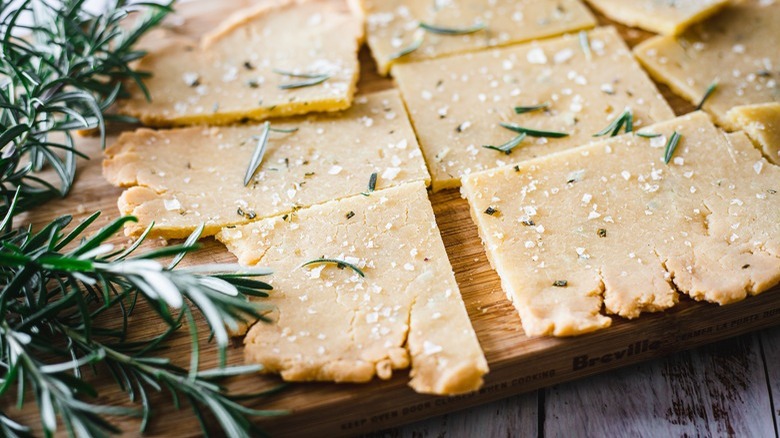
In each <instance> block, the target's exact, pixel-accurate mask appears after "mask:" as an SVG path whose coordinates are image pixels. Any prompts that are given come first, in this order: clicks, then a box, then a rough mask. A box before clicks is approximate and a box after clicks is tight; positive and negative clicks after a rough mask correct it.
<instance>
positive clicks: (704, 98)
mask: <svg viewBox="0 0 780 438" xmlns="http://www.w3.org/2000/svg"><path fill="white" fill-rule="evenodd" d="M716 88H718V81H714V82H713V83H711V84H710V86H709V87H707V90H706V91H705V92H704V96H702V98H701V101H699V104H698V105H696V110H697V111H698V110H700V109H702V107H703V106H704V102H706V101H707V99H709V98H710V96H712V93H714V92H715V89H716Z"/></svg>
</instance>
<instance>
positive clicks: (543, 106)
mask: <svg viewBox="0 0 780 438" xmlns="http://www.w3.org/2000/svg"><path fill="white" fill-rule="evenodd" d="M549 107H550V102H544V103H540V104H539V105H528V106H516V107H515V114H525V113H530V112H532V111H539V110H543V109H547V108H549Z"/></svg>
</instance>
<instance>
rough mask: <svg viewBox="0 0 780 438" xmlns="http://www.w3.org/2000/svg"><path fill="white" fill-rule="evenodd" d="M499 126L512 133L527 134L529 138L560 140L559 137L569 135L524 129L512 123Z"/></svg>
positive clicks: (503, 123) (501, 123) (502, 123)
mask: <svg viewBox="0 0 780 438" xmlns="http://www.w3.org/2000/svg"><path fill="white" fill-rule="evenodd" d="M499 125H501V126H502V127H504V128H506V129H508V130H510V131H514V132H517V133H521V134H527V135H528V136H530V137H549V138H561V137H568V136H569V134H567V133H565V132H557V131H543V130H540V129H532V128H526V127H523V126H520V125H516V124H514V123H508V122H500V123H499Z"/></svg>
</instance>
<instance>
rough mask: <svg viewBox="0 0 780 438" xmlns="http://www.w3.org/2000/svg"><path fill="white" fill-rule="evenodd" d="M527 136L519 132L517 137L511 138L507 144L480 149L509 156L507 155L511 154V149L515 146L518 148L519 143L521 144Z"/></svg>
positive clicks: (484, 146)
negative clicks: (491, 150)
mask: <svg viewBox="0 0 780 438" xmlns="http://www.w3.org/2000/svg"><path fill="white" fill-rule="evenodd" d="M527 135H528V134H526V133H525V132H521V133H520V135H518V136H517V137H515V138H513V139H512V140H509V141H508V142H506V143H504V144H502V145H501V146H491V145H482V147H483V148H485V149H493V150H494V151H499V152H503V153H505V154H507V155H509V154H511V153H512V149H514V148H516V147H517V146H519V145H520V143H522V142H523V140H525V137H526V136H527Z"/></svg>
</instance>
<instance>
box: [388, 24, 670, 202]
mask: <svg viewBox="0 0 780 438" xmlns="http://www.w3.org/2000/svg"><path fill="white" fill-rule="evenodd" d="M587 35H588V41H589V46H590V48H591V50H590V52H591V55H590V58H589V57H588V55H587V54H586V53H585V51H584V50H583V47H582V39H581V38H579V37H578V36H577V35H568V36H564V37H561V38H555V39H550V40H545V41H541V42H534V43H531V44H524V45H518V46H513V47H507V48H502V49H492V50H489V51H484V52H479V53H469V54H464V55H459V56H453V57H449V58H444V59H437V60H432V61H423V62H418V63H412V64H402V65H398V66H396V67H395V68H394V69H393V74H394V75H395V77H396V81H397V82H398V86H399V88H400V89H401V94H402V96H403V98H404V101H405V102H406V106H407V108H408V109H409V113H410V116H411V119H412V124H413V125H414V128H415V131H416V132H417V138H418V139H419V141H420V145H421V147H422V149H423V154H424V155H425V159H426V161H427V162H428V168H429V170H430V171H431V176H432V180H433V189H434V190H439V189H442V188H448V187H457V186H458V185H459V183H460V180H459V178H460V177H461V176H463V175H468V174H469V173H472V172H478V171H481V170H486V169H490V168H493V167H499V166H502V165H504V164H508V163H514V162H519V161H522V160H526V159H529V158H534V157H538V156H542V155H547V154H551V153H554V152H559V151H562V150H564V149H568V148H570V147H573V146H579V145H581V144H584V143H587V142H588V141H592V140H593V134H595V133H597V132H598V131H600V130H601V129H603V128H604V127H606V126H607V125H608V124H609V123H610V121H611V120H613V119H614V118H616V117H618V116H619V115H620V114H621V113H622V112H623V111H624V109H625V108H626V107H630V108H631V109H632V112H633V116H634V125H635V126H644V125H649V124H652V123H654V122H658V121H661V120H666V119H670V118H672V117H674V113H673V112H672V110H671V108H669V105H668V104H667V103H666V101H665V100H664V99H663V97H661V95H660V94H659V93H658V90H657V89H656V88H655V85H653V83H652V81H650V79H649V78H648V77H647V75H646V74H645V73H644V72H643V71H642V69H641V68H640V67H639V65H638V64H637V62H636V61H635V60H634V58H633V56H631V52H630V51H629V50H628V48H627V47H626V45H625V43H624V42H623V40H622V39H620V36H619V35H618V34H617V32H616V31H615V30H614V29H613V28H611V27H608V28H599V29H596V30H594V31H592V32H589V33H588V34H587ZM544 102H549V103H550V106H549V108H548V109H547V110H546V111H535V112H529V113H525V114H514V110H513V107H514V106H517V105H520V106H525V105H535V104H540V103H544ZM502 121H504V122H512V123H516V124H519V125H522V126H524V127H529V128H535V129H542V130H550V131H562V132H565V133H568V134H569V136H568V137H564V138H533V137H530V136H529V137H527V138H526V139H525V140H524V141H523V142H522V143H521V144H520V145H519V146H518V147H516V148H515V149H514V150H512V153H511V154H509V155H506V154H504V153H502V152H499V151H495V150H490V149H485V148H483V147H482V146H483V145H500V144H503V143H505V142H507V141H509V140H511V139H512V138H514V137H515V136H516V135H517V134H516V133H514V132H510V131H508V130H506V129H505V128H503V127H501V126H500V125H499V122H502Z"/></svg>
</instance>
